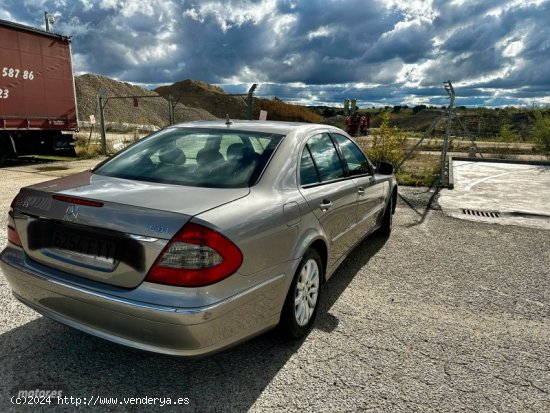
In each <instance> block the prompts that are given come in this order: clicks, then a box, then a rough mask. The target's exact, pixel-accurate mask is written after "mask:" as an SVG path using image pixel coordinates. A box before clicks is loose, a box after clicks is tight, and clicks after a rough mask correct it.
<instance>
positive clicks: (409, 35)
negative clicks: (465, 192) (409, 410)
mask: <svg viewBox="0 0 550 413" xmlns="http://www.w3.org/2000/svg"><path fill="white" fill-rule="evenodd" d="M46 10H47V11H48V12H49V13H51V14H53V15H55V17H56V22H55V24H54V25H53V31H55V32H57V33H61V34H65V35H70V36H72V37H73V43H72V45H73V46H72V47H73V59H74V68H75V71H76V73H77V74H82V73H95V74H101V75H105V76H109V77H111V78H115V79H117V80H121V81H125V82H131V83H136V84H140V85H142V86H146V87H148V88H153V87H155V86H158V85H162V84H171V83H174V82H176V81H179V80H183V79H187V78H191V79H199V80H203V81H206V82H209V83H215V84H219V85H220V86H222V87H224V88H225V89H226V90H227V91H228V92H230V93H241V92H245V91H246V90H247V89H248V87H249V86H250V85H251V84H252V83H258V84H259V87H258V89H257V95H260V96H265V97H273V96H277V97H279V98H281V99H283V100H286V101H295V102H300V103H306V104H341V102H342V100H343V99H344V98H345V97H349V98H356V99H357V100H358V102H359V103H360V105H361V106H373V105H376V106H379V105H399V104H408V105H416V104H433V105H443V104H446V103H447V102H448V100H447V99H446V96H447V95H446V93H445V90H444V89H443V84H442V82H443V81H446V80H451V81H452V82H453V85H454V87H455V90H456V93H457V104H458V105H467V106H473V105H476V106H478V105H485V106H509V105H515V106H519V105H528V106H532V105H548V104H550V93H549V92H550V0H479V1H473V0H472V1H471V0H425V1H423V0H379V1H378V0H301V1H300V0H256V1H247V0H241V1H233V0H225V1H210V0H204V1H203V0H200V1H198V0H195V1H188V0H162V1H154V0H0V19H4V20H10V21H14V22H18V23H21V24H26V25H30V26H35V27H44V22H43V14H44V11H46Z"/></svg>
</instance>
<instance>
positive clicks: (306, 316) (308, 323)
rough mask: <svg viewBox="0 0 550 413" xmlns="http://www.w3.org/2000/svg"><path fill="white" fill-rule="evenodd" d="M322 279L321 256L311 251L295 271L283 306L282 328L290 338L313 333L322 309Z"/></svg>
mask: <svg viewBox="0 0 550 413" xmlns="http://www.w3.org/2000/svg"><path fill="white" fill-rule="evenodd" d="M323 277H324V269H323V262H322V260H321V257H320V255H319V253H318V252H317V251H316V250H314V249H311V248H310V249H308V250H307V251H306V253H305V254H304V257H303V258H302V261H301V262H300V265H299V266H298V269H297V270H296V274H295V275H294V279H293V280H292V284H291V285H290V289H289V291H288V294H287V297H286V300H285V304H284V306H283V311H282V314H281V322H280V325H279V326H280V328H281V330H282V332H283V334H284V335H286V336H287V337H290V338H300V337H303V336H305V335H306V334H307V333H308V332H309V331H310V330H311V327H312V326H313V323H314V321H315V317H316V316H317V309H318V308H319V298H320V291H321V283H322V280H323ZM304 293H305V294H304Z"/></svg>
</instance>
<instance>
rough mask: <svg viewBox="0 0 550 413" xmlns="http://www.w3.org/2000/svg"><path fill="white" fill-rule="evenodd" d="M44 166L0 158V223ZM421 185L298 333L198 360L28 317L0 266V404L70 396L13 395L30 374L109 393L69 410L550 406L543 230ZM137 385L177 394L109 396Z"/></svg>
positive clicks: (36, 385)
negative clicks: (386, 233)
mask: <svg viewBox="0 0 550 413" xmlns="http://www.w3.org/2000/svg"><path fill="white" fill-rule="evenodd" d="M14 171H15V172H14ZM50 172H52V171H50ZM52 173H54V172H52ZM59 173H65V172H63V171H59ZM46 178H48V177H46ZM46 178H44V175H42V176H37V175H34V174H31V173H28V172H22V171H19V170H17V168H8V169H7V170H0V207H1V208H2V210H3V211H4V212H2V214H1V218H0V226H2V227H3V228H5V225H6V218H5V215H6V214H5V211H6V209H7V207H8V206H9V203H10V201H11V197H12V196H13V195H14V192H16V191H17V188H18V187H19V186H21V185H24V184H29V183H30V182H32V181H34V180H42V179H46ZM432 195H433V194H432V193H430V192H427V190H426V189H403V190H402V195H401V197H400V199H399V203H398V206H397V212H396V216H395V221H394V224H395V227H394V232H393V233H392V235H391V237H390V238H389V239H384V238H376V237H374V238H370V239H367V240H366V241H365V242H363V243H362V244H361V245H360V246H359V247H358V248H357V249H356V250H355V251H354V252H353V253H352V255H351V256H350V257H349V258H348V259H347V260H346V261H345V262H344V263H343V265H342V266H341V268H340V269H339V270H338V272H337V273H336V274H335V275H334V277H333V278H332V279H331V280H330V281H329V282H328V283H327V284H326V285H325V288H324V290H323V293H324V295H323V297H322V299H321V300H322V301H321V307H320V312H319V317H318V319H317V324H316V327H315V328H314V330H313V331H312V332H311V334H309V336H308V337H307V338H306V339H305V340H302V341H299V342H287V341H284V340H282V339H280V338H279V337H278V336H277V335H276V334H275V333H274V332H270V333H267V334H265V335H263V336H260V337H258V338H256V339H254V340H252V341H250V342H247V343H244V344H242V345H240V346H238V347H235V348H233V349H230V350H228V351H225V352H223V353H220V354H217V355H214V356H211V357H208V358H204V359H199V360H188V359H178V358H172V357H165V356H158V355H154V354H149V353H144V352H139V351H134V350H130V349H127V348H124V347H121V346H118V345H114V344H111V343H108V342H106V341H103V340H100V339H97V338H94V337H91V336H88V335H86V334H84V333H80V332H78V331H75V330H72V329H70V328H67V327H65V326H62V325H59V324H57V323H55V322H53V321H50V320H48V319H45V318H43V317H40V316H37V315H36V314H35V313H34V312H33V311H31V310H29V309H27V308H26V307H24V306H23V305H21V304H19V303H17V302H16V301H15V299H13V298H12V297H11V294H10V292H9V288H8V286H7V285H6V282H5V279H4V278H3V276H2V275H1V274H0V299H1V300H2V302H1V308H2V311H1V313H0V360H1V361H0V363H1V364H0V410H1V411H30V410H31V408H34V409H35V410H42V409H43V408H45V409H47V408H48V407H49V409H48V410H51V411H72V410H74V407H75V406H74V405H64V406H60V405H58V404H57V402H56V401H54V402H52V405H50V406H47V405H42V406H24V407H22V406H14V405H12V404H11V402H10V397H11V396H14V395H17V393H18V392H19V391H21V390H32V389H41V390H60V391H62V395H63V396H67V397H68V398H69V397H71V396H72V397H73V398H75V399H74V402H76V401H77V399H76V398H79V399H80V402H83V401H84V399H86V401H87V402H88V400H90V399H91V400H93V401H94V402H95V403H99V402H100V400H99V399H97V398H96V397H98V396H99V397H101V398H117V405H116V407H115V406H99V405H96V406H95V407H81V408H80V409H81V410H80V411H87V410H89V409H90V410H95V411H114V410H124V411H136V410H141V409H145V410H147V411H150V410H156V411H176V410H177V411H200V412H205V411H247V410H251V411H257V412H260V411H261V412H275V411H281V412H282V411H297V412H298V411H299V412H304V411H312V412H313V411H314V412H318V411H327V412H334V411H338V412H340V411H358V410H362V411H391V412H408V411H414V412H429V411H441V412H455V411H474V412H495V411H499V412H530V411H532V412H548V411H550V273H549V271H550V270H549V268H550V254H549V253H548V251H549V246H550V231H547V230H543V229H536V228H524V227H518V226H499V225H491V224H485V223H480V222H469V221H463V220H457V219H454V218H451V217H447V216H445V215H444V214H443V213H442V212H441V211H439V210H437V204H434V205H435V207H436V209H435V210H430V211H429V212H428V211H427V210H426V205H427V203H428V199H429V198H430V197H431V196H432ZM5 242H6V241H5V231H2V238H1V239H0V246H2V247H3V246H4V245H5ZM147 396H148V397H157V398H171V400H172V401H174V400H176V399H177V398H182V403H184V404H183V405H181V406H173V405H165V406H164V407H160V403H161V401H160V399H159V400H158V401H156V409H155V408H154V406H151V405H149V406H144V405H141V406H139V405H138V406H136V405H124V404H120V403H124V400H123V397H126V398H130V397H136V398H143V397H147ZM185 398H187V402H188V404H185ZM68 400H70V399H68ZM101 401H103V402H104V401H105V400H101ZM143 401H145V400H142V402H143ZM68 402H69V401H68ZM136 402H137V401H136Z"/></svg>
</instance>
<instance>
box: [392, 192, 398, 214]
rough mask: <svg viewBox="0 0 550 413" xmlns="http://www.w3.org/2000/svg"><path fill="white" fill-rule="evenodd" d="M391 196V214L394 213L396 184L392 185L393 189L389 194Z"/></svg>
mask: <svg viewBox="0 0 550 413" xmlns="http://www.w3.org/2000/svg"><path fill="white" fill-rule="evenodd" d="M391 197H392V201H393V202H392V211H391V212H392V214H395V206H396V205H397V185H395V186H394V187H393V190H392V194H391Z"/></svg>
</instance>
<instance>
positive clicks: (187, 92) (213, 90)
mask: <svg viewBox="0 0 550 413" xmlns="http://www.w3.org/2000/svg"><path fill="white" fill-rule="evenodd" d="M155 92H157V93H158V94H159V95H161V96H164V98H165V99H168V96H169V95H171V96H172V99H173V101H174V102H179V103H183V104H184V105H187V106H193V107H200V108H203V109H205V110H206V111H208V112H210V113H212V114H213V115H215V116H217V117H218V118H225V116H226V115H229V117H230V118H232V119H246V118H247V113H248V112H247V105H246V102H245V98H241V97H239V96H229V95H227V94H226V93H225V91H224V90H223V89H222V88H219V87H217V86H214V85H210V84H208V83H205V82H201V81H199V80H191V79H186V80H182V81H181V82H176V83H174V84H172V85H169V86H161V87H158V88H156V89H155Z"/></svg>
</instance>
